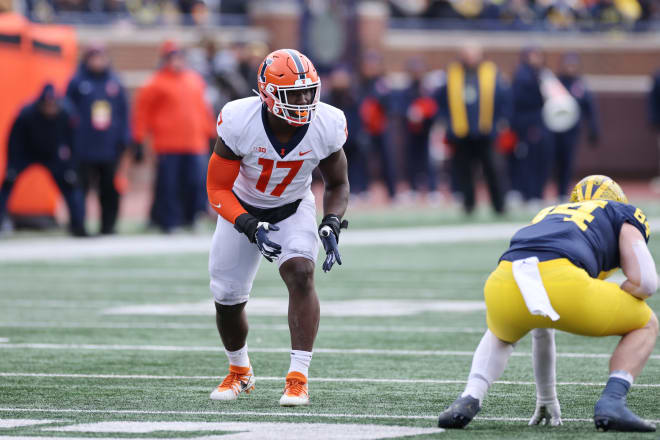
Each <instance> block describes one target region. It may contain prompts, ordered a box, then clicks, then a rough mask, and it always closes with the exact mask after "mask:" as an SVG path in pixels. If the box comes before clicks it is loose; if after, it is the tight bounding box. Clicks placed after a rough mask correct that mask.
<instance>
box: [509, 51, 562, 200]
mask: <svg viewBox="0 0 660 440" xmlns="http://www.w3.org/2000/svg"><path fill="white" fill-rule="evenodd" d="M544 63H545V59H544V56H543V53H542V52H541V50H540V49H538V48H535V47H529V48H526V49H525V50H523V52H522V56H521V62H520V65H519V66H518V68H517V69H516V72H515V74H514V77H513V81H512V85H511V90H512V98H513V114H512V118H511V128H512V129H513V131H514V132H515V133H516V135H517V136H518V144H517V145H516V148H515V150H514V151H513V153H512V154H511V155H510V156H509V177H510V179H511V187H512V189H513V190H514V191H517V192H518V193H520V195H522V198H523V199H524V200H525V201H530V200H541V199H543V190H544V189H545V184H546V182H547V180H548V177H549V175H550V169H551V166H552V157H553V143H552V134H551V133H550V131H549V130H548V128H547V127H546V125H545V123H544V122H543V117H542V110H543V104H544V98H543V95H542V94H541V79H540V74H541V70H542V69H543V68H544Z"/></svg>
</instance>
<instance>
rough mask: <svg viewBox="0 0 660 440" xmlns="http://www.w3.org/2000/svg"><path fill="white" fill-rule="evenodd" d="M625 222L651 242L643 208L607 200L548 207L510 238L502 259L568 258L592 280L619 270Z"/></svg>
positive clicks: (543, 259) (542, 259)
mask: <svg viewBox="0 0 660 440" xmlns="http://www.w3.org/2000/svg"><path fill="white" fill-rule="evenodd" d="M624 223H630V224H631V225H633V226H634V227H636V228H637V229H638V230H639V231H640V232H641V233H642V235H643V236H644V239H645V240H646V241H647V242H648V240H649V235H650V233H651V230H650V227H649V224H648V222H647V221H646V216H645V215H644V213H643V212H642V210H641V209H639V208H635V207H634V206H632V205H628V204H625V203H619V202H613V201H608V200H588V201H585V202H578V203H566V204H563V205H557V206H549V207H547V208H545V209H543V210H541V211H540V212H539V213H538V214H537V215H536V217H534V219H533V220H532V224H531V225H529V226H526V227H524V228H522V229H520V230H519V231H518V232H516V234H515V235H514V236H513V238H512V239H511V244H510V246H509V249H508V250H507V251H506V252H505V253H504V254H503V255H502V258H501V260H507V261H514V260H518V259H521V258H527V257H531V256H534V255H536V256H538V257H539V259H540V260H541V261H545V260H550V259H553V258H567V259H569V260H570V261H571V262H572V263H573V264H575V265H576V266H578V267H581V268H583V269H584V270H586V271H587V273H589V275H590V276H591V277H593V278H597V277H598V276H599V275H600V274H601V273H604V272H609V271H611V270H614V269H617V268H618V267H619V265H620V263H619V232H620V231H621V226H622V225H623V224H624Z"/></svg>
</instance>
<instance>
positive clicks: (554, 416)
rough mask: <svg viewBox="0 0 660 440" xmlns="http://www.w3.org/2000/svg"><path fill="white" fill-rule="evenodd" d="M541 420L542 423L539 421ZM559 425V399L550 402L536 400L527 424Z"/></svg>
mask: <svg viewBox="0 0 660 440" xmlns="http://www.w3.org/2000/svg"><path fill="white" fill-rule="evenodd" d="M541 421H543V423H541ZM538 424H541V425H550V426H559V425H561V424H562V423H561V408H560V407H559V400H557V399H555V400H554V401H553V402H550V403H541V402H539V401H537V402H536V410H535V411H534V415H533V416H532V418H531V419H529V426H532V425H538Z"/></svg>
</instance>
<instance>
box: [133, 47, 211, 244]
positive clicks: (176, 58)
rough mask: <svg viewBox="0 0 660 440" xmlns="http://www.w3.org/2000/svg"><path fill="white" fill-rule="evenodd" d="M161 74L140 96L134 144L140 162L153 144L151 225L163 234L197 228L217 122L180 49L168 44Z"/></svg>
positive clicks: (163, 49)
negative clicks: (146, 147) (154, 168)
mask: <svg viewBox="0 0 660 440" xmlns="http://www.w3.org/2000/svg"><path fill="white" fill-rule="evenodd" d="M160 55H161V65H160V69H159V70H158V71H157V72H156V73H154V75H153V76H152V77H151V78H150V79H149V80H148V81H147V84H146V85H145V86H144V87H142V88H141V89H140V90H139V91H138V93H137V96H136V99H135V105H134V109H133V124H132V125H133V139H134V143H135V145H134V148H135V149H134V151H135V154H136V159H138V161H139V159H140V158H141V156H142V151H143V147H142V145H143V143H144V142H145V140H146V139H147V138H150V141H151V148H152V149H153V151H154V152H155V153H156V157H157V171H156V185H155V191H154V200H153V206H152V209H151V214H150V215H151V221H152V223H154V224H155V225H157V226H158V227H159V228H160V229H161V230H163V231H164V232H171V231H172V230H173V229H175V228H177V227H180V226H193V225H194V222H195V218H196V216H197V214H198V213H199V212H203V211H204V210H205V207H206V192H205V180H206V165H207V163H208V156H209V140H210V139H211V138H213V137H214V136H215V120H214V117H213V114H212V112H211V109H210V107H209V106H208V104H207V103H206V101H205V99H204V89H205V83H204V80H203V79H202V77H201V76H200V75H198V74H197V73H196V72H194V71H193V70H191V69H188V68H187V67H186V64H185V60H184V57H183V54H182V52H181V49H180V47H179V46H178V45H177V44H176V43H174V42H172V41H166V42H164V43H163V45H162V46H161V49H160Z"/></svg>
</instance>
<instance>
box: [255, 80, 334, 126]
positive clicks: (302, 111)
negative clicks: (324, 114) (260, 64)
mask: <svg viewBox="0 0 660 440" xmlns="http://www.w3.org/2000/svg"><path fill="white" fill-rule="evenodd" d="M296 82H301V83H302V84H296V85H293V86H279V85H276V84H267V85H266V87H264V88H263V90H264V94H265V95H267V98H266V99H265V100H264V99H263V96H262V100H264V101H265V102H266V103H267V104H268V100H269V99H272V102H273V105H272V106H268V107H269V110H270V111H271V112H272V113H273V114H274V115H275V116H277V117H278V118H281V119H284V120H285V121H287V122H288V123H289V124H291V125H295V126H301V125H305V124H309V123H310V122H312V119H314V116H315V114H316V107H317V105H318V103H319V99H320V96H321V81H320V80H318V81H315V82H313V81H311V80H310V79H309V78H305V79H304V80H299V81H296ZM303 82H304V83H303ZM304 90H310V91H311V93H312V98H311V102H310V103H309V104H291V103H290V101H291V93H292V92H298V91H304Z"/></svg>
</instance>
